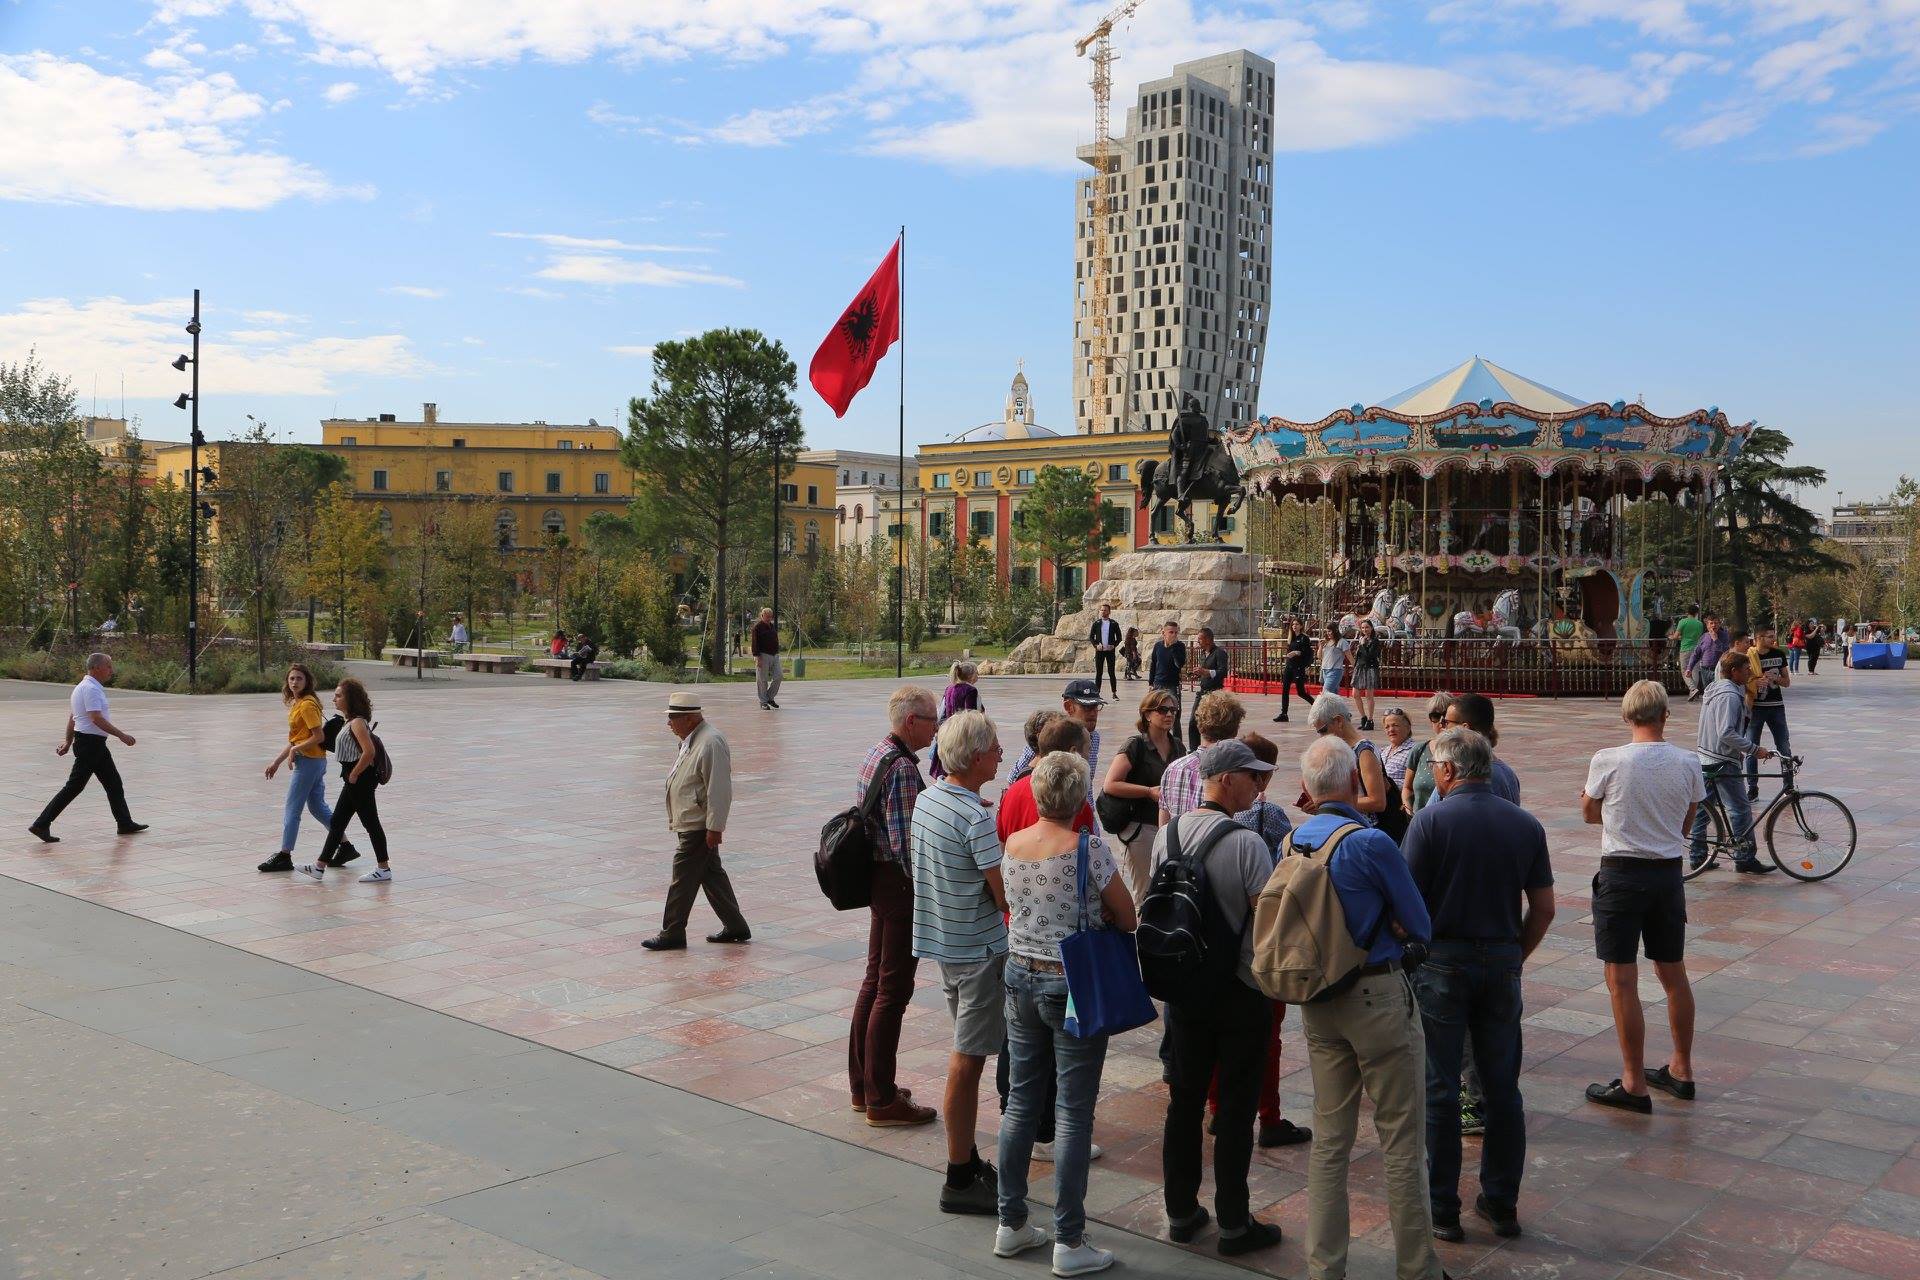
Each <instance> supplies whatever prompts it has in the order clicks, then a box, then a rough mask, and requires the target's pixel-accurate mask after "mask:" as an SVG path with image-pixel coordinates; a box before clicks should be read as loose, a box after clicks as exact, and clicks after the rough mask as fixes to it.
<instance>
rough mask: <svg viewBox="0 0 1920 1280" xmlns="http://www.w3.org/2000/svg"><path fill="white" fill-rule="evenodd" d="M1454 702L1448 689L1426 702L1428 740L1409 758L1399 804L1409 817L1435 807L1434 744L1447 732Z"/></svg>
mask: <svg viewBox="0 0 1920 1280" xmlns="http://www.w3.org/2000/svg"><path fill="white" fill-rule="evenodd" d="M1452 701H1453V695H1452V694H1450V693H1448V692H1447V691H1446V690H1445V689H1442V690H1440V691H1439V692H1437V693H1435V694H1434V695H1433V696H1432V697H1431V698H1428V699H1427V730H1428V733H1427V740H1426V741H1425V742H1423V743H1421V744H1420V745H1419V746H1417V747H1415V748H1414V749H1413V754H1412V755H1410V756H1408V757H1407V772H1406V778H1405V780H1404V781H1402V782H1401V784H1400V801H1401V804H1402V805H1403V806H1404V807H1405V808H1406V811H1407V812H1408V813H1410V814H1413V813H1418V812H1420V811H1421V810H1422V809H1424V808H1426V807H1427V806H1428V805H1430V804H1432V803H1433V793H1434V787H1435V786H1436V784H1435V782H1434V778H1433V740H1434V739H1435V738H1437V737H1439V736H1440V735H1441V734H1443V733H1445V732H1446V730H1447V704H1448V703H1449V702H1452Z"/></svg>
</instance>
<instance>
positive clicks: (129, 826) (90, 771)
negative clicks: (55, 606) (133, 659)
mask: <svg viewBox="0 0 1920 1280" xmlns="http://www.w3.org/2000/svg"><path fill="white" fill-rule="evenodd" d="M112 683H113V659H112V658H111V657H109V656H108V655H106V654H104V653H90V654H88V655H87V673H86V674H85V675H84V676H81V677H80V683H79V684H76V685H75V686H74V687H73V693H72V695H71V696H70V697H69V698H68V699H67V705H68V714H67V731H66V733H65V734H63V735H62V736H61V739H60V745H59V746H57V747H55V748H54V749H53V754H55V755H57V756H64V755H66V754H67V753H68V752H69V751H71V752H72V753H73V768H72V769H71V770H69V771H68V773H67V782H66V785H65V786H63V787H61V788H60V791H59V793H58V794H56V795H55V796H54V797H53V799H51V800H49V801H47V807H46V808H44V809H42V810H41V811H40V816H39V817H37V818H35V819H34V820H33V825H32V826H30V827H28V828H27V830H28V831H30V832H32V833H33V834H34V835H36V836H38V837H39V838H40V839H42V840H44V841H45V842H46V843H48V844H59V843H60V838H59V837H58V836H56V835H54V834H53V820H54V819H55V818H58V817H59V816H60V814H61V813H62V812H63V811H64V810H65V809H66V807H67V806H68V805H70V804H72V803H73V801H74V798H75V797H76V796H78V795H79V794H80V793H81V792H82V791H85V790H86V789H87V779H89V778H98V779H100V789H101V790H102V791H104V792H106V793H107V808H108V809H110V810H111V811H112V812H113V822H114V827H115V829H116V830H117V831H118V832H119V834H121V835H123V836H130V835H135V834H137V833H139V832H142V831H145V830H146V829H147V824H146V823H144V822H135V821H134V820H133V815H132V814H131V813H129V812H128V811H127V794H126V791H125V789H124V788H123V787H122V786H121V783H120V770H119V769H118V768H117V767H115V765H114V763H113V753H112V752H111V751H108V750H107V739H108V738H118V739H120V741H121V742H123V743H125V744H126V745H127V746H129V747H130V746H132V745H133V735H132V734H130V733H123V732H121V730H120V728H119V726H118V725H116V724H114V723H113V721H112V720H110V719H108V718H107V711H108V708H107V686H108V685H110V684H112Z"/></svg>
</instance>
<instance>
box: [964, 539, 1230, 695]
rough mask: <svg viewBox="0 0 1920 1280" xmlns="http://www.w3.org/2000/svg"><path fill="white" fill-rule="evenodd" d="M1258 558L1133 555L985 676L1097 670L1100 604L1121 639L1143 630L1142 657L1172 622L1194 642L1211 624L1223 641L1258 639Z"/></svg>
mask: <svg viewBox="0 0 1920 1280" xmlns="http://www.w3.org/2000/svg"><path fill="white" fill-rule="evenodd" d="M1262 594H1263V592H1262V588H1261V584H1260V572H1259V568H1258V566H1257V564H1256V562H1255V560H1254V557H1252V556H1251V555H1248V554H1247V553H1246V552H1244V551H1236V550H1233V549H1232V548H1227V547H1192V546H1185V547H1152V548H1148V549H1145V550H1141V551H1132V552H1128V553H1127V554H1126V555H1123V556H1118V557H1116V558H1114V559H1112V560H1109V561H1108V562H1107V563H1106V564H1105V565H1103V566H1102V567H1101V571H1100V581H1098V582H1096V583H1094V584H1093V585H1092V586H1090V587H1088V588H1087V590H1086V594H1085V595H1084V596H1083V597H1082V605H1083V607H1082V608H1081V609H1080V610H1079V611H1078V612H1075V613H1069V614H1064V615H1062V616H1061V618H1060V625H1058V626H1057V627H1055V628H1054V629H1053V634H1052V635H1041V636H1029V637H1028V638H1027V639H1025V640H1022V641H1021V642H1020V643H1019V644H1018V645H1017V646H1015V648H1014V650H1013V652H1012V653H1010V654H1008V655H1007V656H1006V658H1004V659H1002V660H1000V661H997V662H986V663H983V664H981V671H982V673H983V674H986V675H1046V674H1053V673H1058V672H1068V671H1079V672H1088V671H1092V670H1093V646H1092V645H1091V644H1090V643H1088V641H1087V633H1088V632H1089V631H1091V630H1092V629H1093V622H1094V619H1095V618H1097V617H1099V616H1100V606H1101V605H1103V604H1109V605H1112V606H1113V620H1114V621H1115V622H1117V623H1119V624H1120V633H1121V634H1122V635H1123V636H1124V635H1125V634H1126V630H1127V628H1128V627H1138V628H1140V653H1141V662H1142V664H1143V665H1144V664H1145V661H1146V653H1147V651H1148V650H1149V649H1150V648H1152V646H1153V642H1154V641H1155V640H1157V639H1159V638H1160V627H1161V626H1162V624H1164V623H1167V622H1173V623H1175V624H1177V625H1178V626H1179V628H1180V638H1181V639H1182V640H1191V639H1192V637H1193V633H1194V631H1195V630H1197V629H1198V628H1200V627H1212V628H1213V634H1214V636H1215V637H1216V638H1218V639H1221V640H1227V639H1232V638H1235V637H1244V636H1253V635H1257V634H1259V632H1258V629H1257V627H1258V621H1259V616H1260V605H1261V600H1262Z"/></svg>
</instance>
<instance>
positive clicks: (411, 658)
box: [385, 649, 441, 667]
mask: <svg viewBox="0 0 1920 1280" xmlns="http://www.w3.org/2000/svg"><path fill="white" fill-rule="evenodd" d="M385 653H386V656H387V657H388V658H389V659H390V660H392V662H393V665H394V666H396V667H437V666H439V665H440V658H441V654H440V651H439V650H438V649H388V650H386V651H385Z"/></svg>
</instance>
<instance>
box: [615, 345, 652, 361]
mask: <svg viewBox="0 0 1920 1280" xmlns="http://www.w3.org/2000/svg"><path fill="white" fill-rule="evenodd" d="M607 350H608V351H611V352H612V353H613V354H614V355H616V356H633V357H634V358H635V359H638V360H651V359H652V358H653V348H652V347H608V348H607Z"/></svg>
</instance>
